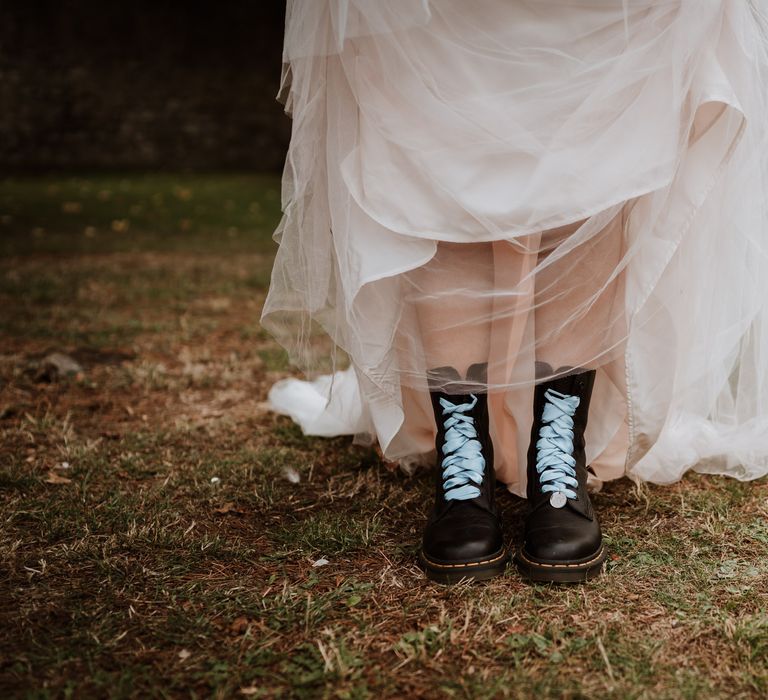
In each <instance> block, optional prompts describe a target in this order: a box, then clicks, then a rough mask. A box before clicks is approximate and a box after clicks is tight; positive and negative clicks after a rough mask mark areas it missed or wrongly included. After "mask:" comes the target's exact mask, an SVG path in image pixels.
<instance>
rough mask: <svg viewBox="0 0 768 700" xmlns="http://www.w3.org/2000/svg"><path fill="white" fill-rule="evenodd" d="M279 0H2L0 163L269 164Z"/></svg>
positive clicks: (275, 119)
mask: <svg viewBox="0 0 768 700" xmlns="http://www.w3.org/2000/svg"><path fill="white" fill-rule="evenodd" d="M284 12H285V9H284V5H283V2H281V1H280V0H207V1H206V0H200V1H197V2H195V1H194V0H189V1H188V2H172V1H171V0H133V2H112V3H110V2H106V1H105V0H99V1H98V2H97V1H95V0H60V1H59V2H55V1H53V0H4V1H3V2H2V3H0V169H2V171H3V172H6V173H7V172H19V171H41V170H87V169H162V170H178V169H195V170H213V169H233V168H235V169H240V168H242V169H248V170H272V171H275V170H279V169H280V168H281V166H282V161H283V157H284V153H285V147H286V144H287V141H288V136H289V133H290V120H289V119H288V118H287V117H286V116H285V115H284V114H283V110H282V106H281V105H280V104H279V103H277V102H276V101H275V94H276V93H277V90H278V86H279V77H280V55H281V44H282V29H283V22H284Z"/></svg>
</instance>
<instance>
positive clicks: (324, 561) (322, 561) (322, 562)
mask: <svg viewBox="0 0 768 700" xmlns="http://www.w3.org/2000/svg"><path fill="white" fill-rule="evenodd" d="M330 563H331V562H329V561H328V560H327V559H325V558H323V559H318V560H317V561H316V562H315V563H314V564H312V567H313V568H314V567H316V566H326V565H327V564H330Z"/></svg>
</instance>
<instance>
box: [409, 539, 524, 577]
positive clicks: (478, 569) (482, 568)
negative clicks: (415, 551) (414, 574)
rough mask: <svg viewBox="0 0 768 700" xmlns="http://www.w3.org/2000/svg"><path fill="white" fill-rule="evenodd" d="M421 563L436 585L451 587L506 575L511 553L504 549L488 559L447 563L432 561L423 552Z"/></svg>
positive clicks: (420, 556)
mask: <svg viewBox="0 0 768 700" xmlns="http://www.w3.org/2000/svg"><path fill="white" fill-rule="evenodd" d="M419 563H420V564H421V566H422V568H423V569H424V572H425V573H426V574H427V578H428V579H430V580H431V581H435V582H436V583H444V584H449V585H450V584H454V583H460V582H461V581H487V580H488V579H491V578H494V577H496V576H500V575H501V574H503V573H504V570H505V569H506V568H507V564H508V563H509V553H508V552H507V551H506V549H504V548H502V549H501V550H499V551H498V552H497V553H496V554H493V555H492V556H490V557H488V558H486V559H479V560H474V561H466V562H450V563H447V562H438V561H432V560H431V559H429V558H428V557H427V555H426V554H424V552H423V551H421V552H420V553H419Z"/></svg>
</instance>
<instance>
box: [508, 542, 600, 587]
mask: <svg viewBox="0 0 768 700" xmlns="http://www.w3.org/2000/svg"><path fill="white" fill-rule="evenodd" d="M607 555H608V553H607V551H606V549H605V547H602V546H601V547H600V549H599V551H598V552H597V554H595V555H593V556H591V557H590V558H589V559H587V560H586V561H575V562H547V561H539V560H537V559H534V558H532V557H530V556H528V555H527V554H526V553H525V551H524V550H522V549H521V550H520V551H519V552H518V553H517V554H516V555H515V564H516V565H517V570H518V571H519V572H520V573H521V574H522V575H523V576H525V577H526V578H527V579H529V580H531V581H543V582H549V583H580V582H583V581H588V580H589V579H593V578H596V577H597V576H599V575H600V574H601V573H602V570H603V563H604V562H605V559H606V557H607Z"/></svg>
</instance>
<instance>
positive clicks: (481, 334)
mask: <svg viewBox="0 0 768 700" xmlns="http://www.w3.org/2000/svg"><path fill="white" fill-rule="evenodd" d="M407 280H408V293H407V295H406V301H407V302H410V303H412V304H413V306H414V309H415V311H416V320H417V325H418V329H417V331H416V332H418V334H419V336H420V345H421V347H422V348H423V352H424V357H425V364H426V367H427V368H438V367H453V368H454V369H455V370H456V371H457V372H458V373H459V375H460V376H461V377H462V378H464V377H466V374H467V370H468V369H469V367H470V366H471V365H473V364H477V363H483V362H487V361H488V351H489V347H490V326H491V316H492V312H493V283H494V276H493V249H492V246H491V244H490V243H446V242H440V243H439V244H438V246H437V252H436V253H435V255H434V257H433V258H432V259H431V260H430V261H429V262H428V263H427V264H426V265H423V266H421V267H420V268H418V269H416V270H414V271H412V272H409V273H408V275H407Z"/></svg>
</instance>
